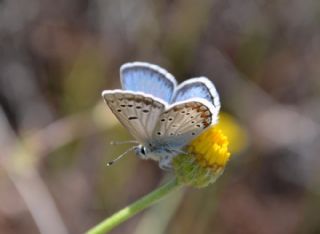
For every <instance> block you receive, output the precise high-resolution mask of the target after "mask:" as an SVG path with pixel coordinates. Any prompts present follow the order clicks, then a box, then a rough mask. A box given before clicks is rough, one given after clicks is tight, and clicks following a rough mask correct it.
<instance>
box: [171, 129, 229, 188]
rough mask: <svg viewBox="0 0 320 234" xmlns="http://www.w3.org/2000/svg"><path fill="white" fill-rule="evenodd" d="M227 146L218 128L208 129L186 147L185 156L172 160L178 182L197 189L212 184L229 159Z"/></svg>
mask: <svg viewBox="0 0 320 234" xmlns="http://www.w3.org/2000/svg"><path fill="white" fill-rule="evenodd" d="M228 145H229V141H228V139H227V137H226V136H225V135H224V134H223V133H222V131H221V130H220V129H219V128H218V127H216V126H211V127H209V129H208V130H206V131H205V132H204V133H202V134H201V135H199V136H198V137H197V138H196V139H194V140H193V141H192V142H191V143H190V144H189V145H188V146H187V147H186V151H187V154H185V155H178V156H177V157H175V158H174V160H173V167H174V171H175V174H176V176H177V179H178V181H179V182H180V183H183V184H187V185H190V186H194V187H198V188H201V187H205V186H207V185H209V184H210V183H213V182H214V181H215V180H216V179H217V178H218V177H219V176H220V175H221V174H222V172H223V170H224V167H225V165H226V163H227V162H228V160H229V158H230V155H231V154H230V152H229V150H228Z"/></svg>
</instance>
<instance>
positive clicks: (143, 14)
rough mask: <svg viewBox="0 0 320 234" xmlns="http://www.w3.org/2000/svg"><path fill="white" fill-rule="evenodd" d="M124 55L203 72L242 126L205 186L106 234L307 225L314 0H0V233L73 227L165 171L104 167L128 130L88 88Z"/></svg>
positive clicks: (114, 72) (317, 65) (319, 60)
mask: <svg viewBox="0 0 320 234" xmlns="http://www.w3.org/2000/svg"><path fill="white" fill-rule="evenodd" d="M136 60H137V61H147V62H151V63H156V64H158V65H160V66H162V67H164V68H166V69H168V70H169V71H170V72H171V73H172V74H174V75H175V76H176V78H177V80H179V81H180V82H181V81H183V80H184V79H187V78H190V77H194V76H200V75H204V76H207V77H209V78H210V79H211V80H212V81H213V82H214V83H215V85H216V86H217V89H218V91H219V93H220V96H221V100H222V111H223V112H224V113H228V114H229V117H230V116H231V117H230V118H231V119H232V121H231V122H232V124H233V125H234V127H235V128H236V130H234V129H233V130H232V129H231V130H230V132H231V133H232V132H234V131H240V132H242V134H234V136H233V137H232V136H231V137H230V144H231V147H234V148H235V149H234V150H233V157H232V159H231V162H230V163H229V165H228V166H227V168H226V171H225V173H224V175H223V176H222V177H221V178H220V179H219V180H218V181H217V182H216V183H215V184H214V185H211V186H210V187H208V188H206V189H201V190H196V189H190V188H189V189H186V190H184V191H181V192H177V193H175V194H172V195H171V196H169V197H168V198H167V199H165V200H163V201H162V203H161V205H159V206H155V207H153V208H151V209H149V210H147V211H145V212H144V213H142V214H140V215H138V216H136V217H134V218H133V219H131V220H129V221H127V222H125V223H124V224H123V225H121V226H120V227H118V228H116V229H115V230H113V231H112V232H111V233H114V234H117V233H119V234H120V233H130V234H131V233H133V234H149V233H152V234H163V233H168V234H189V233H190V234H191V233H199V234H212V233H216V234H238V233H239V234H287V233H288V234H289V233H290V234H291V233H308V234H309V233H311V234H316V233H320V216H319V214H320V213H319V211H320V199H319V198H320V197H319V192H320V172H319V168H320V157H319V156H320V155H319V152H320V144H319V142H320V79H319V77H320V2H319V1H317V0H304V1H301V0H279V1H270V0H243V1H238V0H213V1H210V0H200V1H191V0H173V1H147V0H133V1H129V0H109V1H103V0H91V1H85V0H77V1H76V0H57V1H49V0H42V1H40V0H29V1H22V0H1V1H0V147H1V148H0V233H1V234H2V233H8V234H13V233H17V234H20V233H21V234H22V233H23V234H30V233H46V234H47V233H48V234H67V233H70V234H73V233H83V232H84V231H85V230H87V229H88V228H90V227H91V226H93V225H94V224H96V223H97V222H99V221H101V220H102V219H103V218H105V217H107V216H108V215H110V214H112V213H113V212H115V211H116V210H118V209H120V208H122V207H124V206H125V205H128V204H129V203H130V202H132V201H134V200H136V199H138V198H139V197H141V196H142V195H144V194H146V193H148V192H149V191H151V190H152V189H154V188H156V187H157V186H158V185H159V183H161V182H162V181H163V179H164V177H166V176H167V174H168V173H164V172H162V171H161V170H160V169H159V168H158V166H157V165H156V163H154V162H149V161H142V160H139V159H137V158H136V157H135V156H134V155H133V154H131V155H129V156H128V157H127V158H125V159H124V160H122V161H121V162H118V163H117V164H116V165H114V166H113V167H108V168H107V167H106V162H107V161H108V160H110V159H112V158H114V157H115V156H117V155H119V154H120V153H121V152H123V151H124V150H125V149H126V148H127V146H126V145H123V146H110V145H109V142H110V141H111V140H128V139H131V137H130V136H129V135H128V133H127V131H126V130H125V129H124V128H123V127H122V126H120V125H119V123H118V122H117V121H116V120H115V119H114V117H113V115H112V114H111V113H110V111H109V110H108V109H107V107H106V106H104V104H103V102H102V98H101V91H102V90H104V89H114V88H119V87H120V84H119V67H120V65H121V64H123V63H125V62H130V61H136ZM230 124H231V123H230ZM245 136H247V137H246V140H244V139H243V138H244V137H245ZM235 146H237V147H235ZM170 176H171V175H169V177H170Z"/></svg>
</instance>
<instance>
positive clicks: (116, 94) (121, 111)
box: [102, 90, 166, 142]
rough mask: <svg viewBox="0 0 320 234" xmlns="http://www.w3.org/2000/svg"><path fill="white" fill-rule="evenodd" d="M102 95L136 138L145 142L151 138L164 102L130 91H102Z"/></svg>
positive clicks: (163, 107)
mask: <svg viewBox="0 0 320 234" xmlns="http://www.w3.org/2000/svg"><path fill="white" fill-rule="evenodd" d="M102 95H103V97H104V99H105V101H106V103H107V105H108V106H109V107H110V109H111V111H112V112H113V113H114V115H115V116H116V117H117V118H118V120H119V121H120V122H121V123H122V125H123V126H125V127H126V128H127V129H128V130H129V132H130V133H131V134H132V135H133V136H134V137H135V138H136V139H137V140H139V141H140V142H146V141H147V140H148V139H151V137H152V133H153V130H154V128H155V126H156V124H157V121H158V119H159V116H160V115H161V113H163V111H164V110H165V105H166V104H165V103H162V102H161V101H160V100H155V99H154V98H152V97H151V96H148V95H143V94H138V93H136V92H130V91H122V90H113V91H104V92H103V93H102Z"/></svg>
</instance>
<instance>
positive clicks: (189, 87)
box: [173, 77, 221, 110]
mask: <svg viewBox="0 0 320 234" xmlns="http://www.w3.org/2000/svg"><path fill="white" fill-rule="evenodd" d="M192 98H203V99H206V100H207V101H209V102H210V103H212V104H213V105H214V107H215V108H217V109H218V110H219V109H220V106H221V105H220V98H219V95H218V92H217V90H216V88H215V86H214V85H213V83H212V82H211V81H210V80H209V79H208V78H206V77H198V78H193V79H189V80H186V81H185V82H182V83H181V84H180V85H179V86H178V87H177V90H176V92H175V95H174V98H173V102H181V101H186V100H189V99H192Z"/></svg>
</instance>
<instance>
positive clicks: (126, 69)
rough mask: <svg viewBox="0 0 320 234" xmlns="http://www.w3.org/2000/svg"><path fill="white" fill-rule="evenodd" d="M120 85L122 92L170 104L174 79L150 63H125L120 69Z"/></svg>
mask: <svg viewBox="0 0 320 234" xmlns="http://www.w3.org/2000/svg"><path fill="white" fill-rule="evenodd" d="M120 76H121V84H122V88H123V89H124V90H130V91H135V92H143V93H146V94H151V95H153V96H154V97H157V98H160V99H162V100H164V101H166V102H167V103H170V102H171V99H172V96H173V93H174V90H175V87H176V80H175V78H174V77H173V76H172V75H171V74H170V73H169V72H167V71H166V70H165V69H163V68H161V67H159V66H157V65H154V64H150V63H144V62H133V63H126V64H124V65H122V66H121V68H120Z"/></svg>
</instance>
